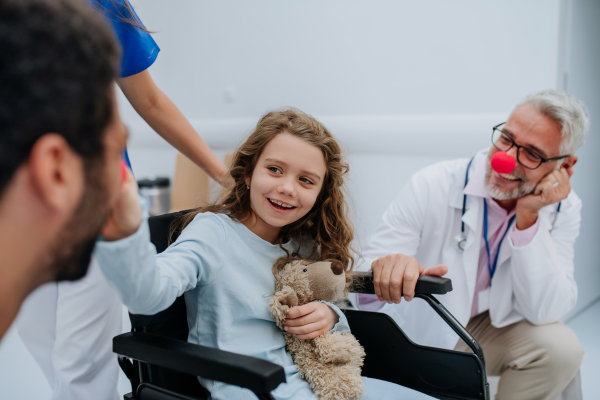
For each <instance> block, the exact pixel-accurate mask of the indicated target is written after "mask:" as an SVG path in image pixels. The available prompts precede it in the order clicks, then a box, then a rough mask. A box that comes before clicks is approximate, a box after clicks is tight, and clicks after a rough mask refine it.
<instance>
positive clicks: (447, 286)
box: [350, 271, 452, 294]
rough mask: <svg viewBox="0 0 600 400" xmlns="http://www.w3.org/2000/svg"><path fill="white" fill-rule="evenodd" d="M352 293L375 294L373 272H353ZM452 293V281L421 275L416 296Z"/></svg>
mask: <svg viewBox="0 0 600 400" xmlns="http://www.w3.org/2000/svg"><path fill="white" fill-rule="evenodd" d="M352 278H353V282H352V286H351V287H350V291H351V292H354V293H363V294H375V288H374V287H373V272H358V271H357V272H353V273H352ZM451 291H452V281H451V280H450V279H448V278H442V277H439V276H429V275H421V276H420V277H419V279H418V280H417V285H416V286H415V294H446V293H448V292H451Z"/></svg>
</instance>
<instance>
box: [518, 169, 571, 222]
mask: <svg viewBox="0 0 600 400" xmlns="http://www.w3.org/2000/svg"><path fill="white" fill-rule="evenodd" d="M572 175H573V168H572V167H570V168H565V167H561V168H560V169H557V170H554V171H552V172H550V173H549V174H548V175H546V176H544V177H543V178H542V180H541V181H540V182H539V183H538V184H537V186H536V187H535V190H534V192H533V194H530V195H527V196H524V197H521V198H520V199H519V200H517V207H516V214H517V229H519V230H524V229H527V228H529V227H531V226H532V225H533V224H535V222H536V221H537V218H538V212H539V211H540V209H542V208H543V207H546V206H549V205H551V204H556V203H558V202H560V201H563V200H564V199H566V198H567V196H568V195H569V193H570V192H571V182H570V178H571V176H572Z"/></svg>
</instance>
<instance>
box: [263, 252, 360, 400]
mask: <svg viewBox="0 0 600 400" xmlns="http://www.w3.org/2000/svg"><path fill="white" fill-rule="evenodd" d="M275 278H276V279H277V283H276V288H275V291H276V292H275V294H274V295H273V297H272V299H271V300H270V302H269V307H270V309H271V316H272V317H273V319H274V320H275V322H276V323H277V326H278V327H279V328H280V329H281V330H284V324H283V322H284V319H285V318H286V314H287V312H288V310H289V309H290V308H292V307H294V306H301V305H304V304H307V303H309V302H311V301H314V300H325V301H328V302H333V301H335V300H336V299H337V298H339V297H341V296H343V294H344V289H345V286H346V274H345V273H344V267H343V265H342V263H341V262H339V261H333V262H328V261H320V262H314V261H307V260H293V261H291V262H288V263H286V264H285V265H284V266H283V268H279V269H277V270H276V271H275ZM283 334H284V337H285V341H286V348H287V350H288V352H289V353H290V355H291V356H292V359H293V360H294V363H295V364H296V366H297V367H298V371H299V372H300V375H301V376H302V377H303V378H304V379H306V381H308V383H309V384H310V387H311V389H312V390H313V392H314V394H315V395H316V396H317V397H318V398H319V399H321V400H343V399H344V400H345V399H347V400H358V399H360V398H362V396H363V395H364V392H365V387H364V382H363V380H362V378H361V368H362V365H363V362H364V357H365V351H364V349H363V347H362V346H361V345H360V343H358V340H356V338H355V337H354V336H353V335H352V334H351V333H349V332H344V333H340V332H327V333H325V334H323V335H321V336H318V337H316V338H314V339H310V340H302V339H297V338H295V337H294V336H293V335H292V334H291V333H289V332H285V331H284V333H283Z"/></svg>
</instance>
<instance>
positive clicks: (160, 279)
mask: <svg viewBox="0 0 600 400" xmlns="http://www.w3.org/2000/svg"><path fill="white" fill-rule="evenodd" d="M141 214H142V213H141V210H140V205H139V196H138V194H137V185H136V184H135V180H133V176H132V175H131V173H129V176H128V178H127V180H126V182H125V183H124V184H123V185H122V187H121V196H120V198H119V199H118V200H117V202H116V203H115V205H114V206H113V209H112V212H111V215H110V217H109V219H108V221H107V222H106V224H105V226H104V229H103V230H102V234H103V235H104V239H105V240H103V241H99V242H97V244H96V249H95V251H94V257H95V258H96V259H97V261H98V263H99V265H100V268H101V270H102V273H103V274H104V276H105V277H106V280H107V281H108V283H109V284H110V285H111V287H112V288H113V289H115V290H116V292H117V294H118V295H119V297H120V298H121V301H122V302H123V304H125V306H127V308H128V309H129V311H131V312H132V313H134V314H147V315H149V314H156V313H157V312H159V311H162V310H164V309H166V308H168V307H169V306H170V305H171V304H173V302H174V301H175V299H176V298H177V297H179V296H181V295H182V294H183V293H184V292H185V291H187V290H191V289H193V288H194V287H196V285H197V284H199V283H204V282H207V281H209V280H210V279H212V278H213V277H214V276H215V275H216V274H217V273H218V272H219V270H220V269H221V266H222V262H223V261H222V260H223V257H222V252H221V251H222V248H223V246H227V244H228V241H227V237H226V235H225V230H224V227H223V225H222V223H221V222H220V221H219V220H218V218H217V217H216V216H215V215H214V214H199V215H198V216H197V217H196V219H194V221H192V222H191V223H190V224H189V225H188V227H187V228H186V229H184V231H183V232H182V233H181V235H180V236H179V238H178V239H177V241H176V242H175V243H174V244H172V245H171V246H170V247H169V248H168V249H167V250H166V251H164V252H163V253H161V254H159V255H157V254H156V249H155V247H154V245H153V244H152V243H151V242H150V230H149V227H148V221H147V218H148V215H147V212H146V211H144V218H143V220H142V219H141ZM135 215H137V216H138V217H136V218H132V216H135Z"/></svg>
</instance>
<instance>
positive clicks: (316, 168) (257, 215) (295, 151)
mask: <svg viewBox="0 0 600 400" xmlns="http://www.w3.org/2000/svg"><path fill="white" fill-rule="evenodd" d="M325 172H326V165H325V157H324V156H323V153H322V152H321V150H319V149H318V148H317V147H315V146H313V145H312V144H310V143H308V142H306V141H304V140H303V139H301V138H299V137H297V136H293V135H290V134H289V133H281V134H279V135H277V136H275V137H274V138H273V139H272V140H271V141H270V142H269V143H268V144H267V146H266V147H265V149H264V151H263V152H262V154H261V155H260V157H259V158H258V161H257V163H256V166H255V167H254V171H253V172H252V176H250V177H247V178H246V184H247V185H249V186H250V206H251V208H252V216H251V217H250V218H248V219H246V220H245V221H244V222H243V223H244V225H246V227H247V228H248V229H250V230H251V231H252V232H254V233H255V234H256V235H258V236H259V237H260V238H262V239H263V240H266V241H268V242H270V243H273V244H275V243H278V241H279V233H280V232H281V228H283V227H284V226H286V225H289V224H291V223H293V222H296V221H298V220H299V219H300V218H302V217H304V216H305V215H306V214H307V213H308V212H309V211H310V210H311V209H312V207H313V205H314V204H315V201H316V200H317V197H318V195H319V193H320V192H321V188H322V187H323V180H324V179H325Z"/></svg>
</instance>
